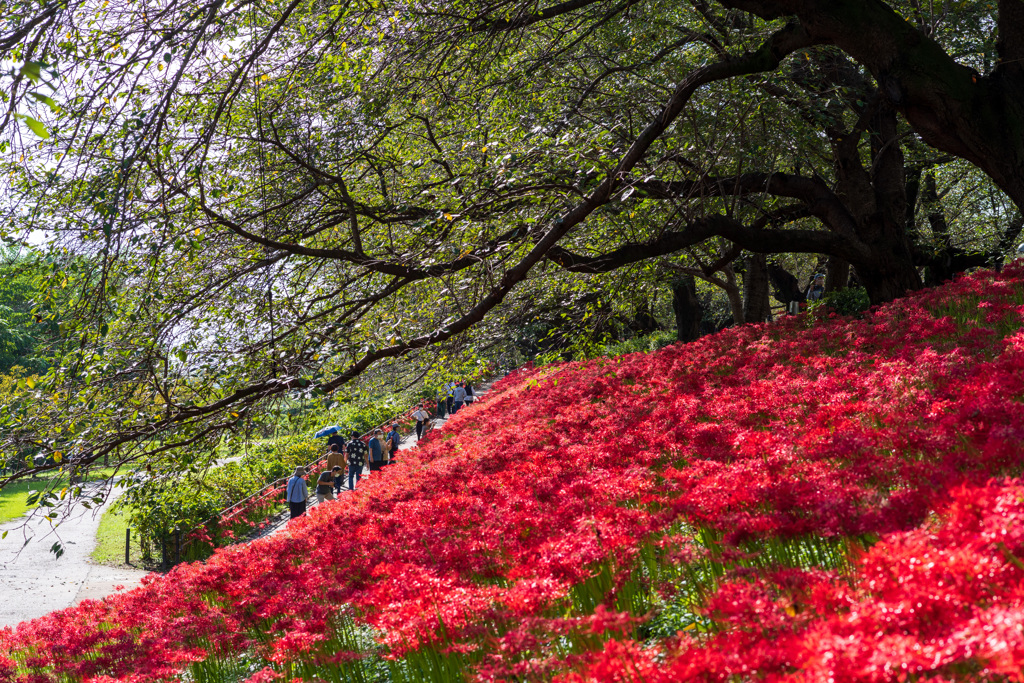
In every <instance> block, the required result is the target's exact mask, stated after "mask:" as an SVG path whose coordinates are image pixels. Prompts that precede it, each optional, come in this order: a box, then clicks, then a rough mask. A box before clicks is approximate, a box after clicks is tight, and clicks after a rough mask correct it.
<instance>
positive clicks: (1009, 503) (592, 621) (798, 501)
mask: <svg viewBox="0 0 1024 683" xmlns="http://www.w3.org/2000/svg"><path fill="white" fill-rule="evenodd" d="M1022 327H1024V270H1022V269H1021V268H1020V267H1016V266H1015V267H1011V268H1008V269H1006V270H1005V271H1004V272H1002V273H999V274H996V273H991V272H985V273H979V274H976V275H974V276H971V277H969V278H964V279H961V280H958V281H957V282H955V283H952V284H950V285H947V286H945V287H943V288H940V289H936V290H931V291H925V292H919V293H917V294H915V295H913V296H911V297H908V298H906V299H904V300H901V301H898V302H895V303H893V304H890V305H888V306H885V307H882V308H880V309H877V310H875V311H873V312H872V313H871V314H869V315H867V316H866V317H865V318H863V319H842V318H831V319H816V318H812V317H809V316H798V317H794V318H787V319H785V320H783V321H780V322H778V323H774V324H769V325H747V326H743V327H740V328H735V329H731V330H728V331H726V332H723V333H721V334H718V335H714V336H712V337H706V338H704V339H701V340H699V341H697V342H694V343H691V344H686V345H677V346H672V347H669V348H666V349H664V350H662V351H660V352H658V353H654V354H633V355H630V356H623V357H618V358H613V359H597V360H593V361H587V362H579V363H566V364H561V365H555V366H548V367H543V368H528V369H524V370H521V371H519V372H517V373H515V374H513V375H512V376H510V377H509V378H507V379H506V380H503V381H502V382H499V383H498V384H496V385H495V386H494V387H493V388H492V390H491V391H490V392H489V394H488V395H487V397H486V399H485V400H484V401H483V402H482V403H480V404H476V405H471V406H467V407H466V408H464V409H463V410H462V411H460V412H459V413H458V415H456V416H455V417H454V418H453V419H452V420H450V421H449V423H448V424H447V425H446V427H445V429H444V430H443V431H442V432H437V433H432V434H431V435H429V437H427V438H425V439H424V440H423V443H422V445H421V446H420V447H419V448H417V449H413V450H411V451H408V452H407V454H406V455H405V457H403V458H402V459H401V460H400V461H399V462H398V463H397V464H396V465H393V466H392V467H391V468H390V469H389V472H388V476H386V477H376V476H375V477H371V478H370V479H369V480H368V481H366V482H364V483H362V484H361V486H360V489H359V490H358V491H357V492H356V493H355V494H354V495H351V496H347V497H345V498H344V499H342V500H340V501H338V502H336V503H333V504H327V505H321V506H317V507H316V508H315V509H314V510H313V511H312V513H311V514H309V515H307V516H306V517H304V518H300V519H298V520H296V521H294V522H293V523H291V524H290V525H289V528H288V533H286V534H279V535H276V536H273V537H270V538H266V539H262V540H260V541H257V542H254V543H251V544H248V545H245V546H236V547H232V548H228V549H223V550H219V551H217V552H216V553H215V554H214V555H213V557H211V558H210V559H209V560H208V561H207V562H205V563H203V564H199V563H196V564H188V565H181V566H179V567H177V568H175V569H174V570H173V571H172V572H171V573H170V574H169V575H167V576H166V577H153V578H151V579H150V580H149V581H147V582H146V585H144V586H143V587H141V588H139V589H136V590H134V591H131V592H129V593H126V594H119V595H115V596H112V597H109V598H107V599H105V600H104V601H100V602H94V601H86V602H84V603H82V604H80V605H79V606H77V607H74V608H71V609H67V610H64V611H62V612H56V613H54V614H51V615H48V616H46V617H43V618H40V619H37V620H34V621H32V622H26V623H23V624H21V625H20V626H19V627H18V628H17V629H16V630H6V631H2V632H0V681H8V680H11V681H13V680H18V681H32V682H33V683H36V682H37V681H38V682H40V683H41V682H42V681H51V680H57V679H60V678H70V679H74V680H110V679H115V680H126V681H127V680H139V681H143V680H163V679H165V678H168V677H170V676H173V675H175V674H176V672H179V671H181V670H182V669H184V668H186V667H188V666H189V665H190V664H191V663H194V662H199V661H203V660H210V659H217V660H222V661H223V660H229V659H231V658H232V657H238V656H240V655H241V654H243V653H244V654H245V656H246V657H247V658H248V659H247V661H261V662H262V663H261V666H262V664H263V663H265V664H266V665H267V668H263V669H261V670H260V671H259V672H258V673H256V674H255V675H254V676H253V677H252V679H251V680H253V681H267V680H276V679H277V678H278V676H279V675H280V676H283V677H284V678H291V677H293V676H294V675H296V673H295V672H297V671H301V672H309V671H317V670H323V669H325V668H327V667H346V666H354V665H356V664H357V663H358V662H359V661H361V659H362V658H364V657H365V656H366V652H363V651H359V650H358V648H357V647H356V646H355V645H352V642H353V639H352V638H351V637H348V636H346V635H345V633H346V629H347V628H348V627H349V626H348V625H351V624H356V625H362V626H369V627H372V628H373V629H374V632H375V633H376V634H377V640H378V643H379V645H378V650H377V652H378V653H382V654H383V656H384V657H386V658H387V659H389V660H390V661H406V662H410V661H413V660H414V659H415V657H416V653H421V652H425V651H428V650H429V651H432V652H434V653H436V654H437V656H436V657H434V658H433V659H432V660H431V661H442V660H443V661H446V662H448V661H458V662H462V663H463V664H464V665H465V669H466V673H469V674H470V675H472V676H475V677H476V678H478V679H480V680H493V679H503V678H509V677H514V678H528V679H529V678H550V677H551V676H561V677H563V678H564V680H566V681H574V682H575V681H591V680H593V681H625V680H630V681H643V680H650V681H662V680H664V681H669V680H673V681H674V680H681V679H685V678H706V679H714V680H725V679H728V678H765V679H771V680H777V679H783V678H807V679H813V680H822V681H825V680H830V681H838V680H905V679H906V677H907V676H913V677H915V679H917V680H926V679H934V680H953V679H964V680H966V679H971V680H973V679H976V678H978V677H986V676H988V677H992V676H1000V675H1001V676H1006V677H1008V678H1010V679H1011V680H1021V667H1022V662H1024V638H1022V635H1021V634H1022V621H1024V611H1022V607H1024V603H1022V598H1024V591H1022V588H1021V585H1022V584H1024V531H1021V530H1022V529H1024V524H1022V522H1024V484H1022V483H1021V480H1020V479H1018V478H1017V477H1020V475H1021V471H1022V466H1024V457H1022V454H1024V447H1022V446H1024V331H1022V329H1021V328H1022ZM807 539H817V540H816V541H815V542H816V543H820V544H823V547H824V546H827V547H828V548H833V549H835V548H841V549H842V552H841V554H842V556H843V558H845V561H844V562H838V563H837V562H831V563H825V562H822V561H818V560H815V559H813V558H811V559H808V556H804V555H799V556H798V554H797V553H789V554H788V555H787V554H786V549H787V548H789V547H790V546H789V545H787V543H802V542H804V541H806V540H807ZM812 545H813V544H812ZM865 548H866V550H864V549H865ZM858 549H860V550H858ZM659 567H661V568H659ZM663 569H666V571H662V570H663ZM667 569H671V571H667ZM687 572H689V573H687ZM694 586H696V588H694ZM687 590H689V591H691V592H692V593H693V595H695V596H697V597H696V598H694V599H695V600H696V601H697V603H699V604H694V606H693V611H694V619H695V621H694V623H698V624H702V626H701V628H699V629H696V628H695V629H694V630H692V631H685V633H684V634H680V635H678V636H675V637H671V638H668V639H664V638H663V639H661V640H659V641H657V642H655V641H654V640H640V638H641V637H642V636H643V634H644V624H643V622H644V619H645V618H648V617H650V616H651V615H650V614H648V613H647V612H646V611H645V610H646V609H647V607H649V606H650V605H652V604H654V603H655V602H657V601H658V600H663V601H671V600H673V596H674V595H677V594H680V593H685V592H686V591H687ZM638 596H639V597H638ZM643 596H647V597H643ZM652 596H653V597H652ZM641 598H643V599H641ZM652 600H653V602H652ZM661 604H665V603H664V602H663V603H661ZM299 664H301V665H302V667H305V668H297V667H298V665H299ZM310 667H312V668H310ZM302 675H303V676H305V677H307V678H308V677H309V675H308V674H307V673H303V674H302Z"/></svg>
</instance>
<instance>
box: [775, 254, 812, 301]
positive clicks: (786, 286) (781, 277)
mask: <svg viewBox="0 0 1024 683" xmlns="http://www.w3.org/2000/svg"><path fill="white" fill-rule="evenodd" d="M768 279H770V280H771V283H772V294H773V295H774V296H775V298H776V299H778V300H779V301H781V302H782V303H784V304H786V305H789V304H790V303H792V302H794V301H797V302H803V301H806V300H807V294H806V293H804V291H803V290H802V289H801V288H800V281H799V280H797V279H796V276H795V275H793V274H792V273H791V272H789V271H788V270H786V269H785V268H783V267H782V266H780V265H779V264H777V263H769V264H768Z"/></svg>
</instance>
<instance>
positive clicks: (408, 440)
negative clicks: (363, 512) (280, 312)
mask: <svg viewBox="0 0 1024 683" xmlns="http://www.w3.org/2000/svg"><path fill="white" fill-rule="evenodd" d="M490 386H491V383H490V382H481V383H480V384H479V386H478V387H474V396H475V399H476V400H479V399H480V398H481V397H482V396H483V395H484V394H485V393H486V392H487V390H488V389H489V388H490ZM415 410H416V406H413V407H411V408H409V409H408V410H406V411H405V412H404V413H400V414H399V415H396V416H395V417H393V418H391V419H389V420H387V421H385V422H384V423H383V424H380V425H378V426H377V427H374V428H373V429H370V430H368V431H367V432H366V433H364V434H362V435H361V436H360V437H359V438H360V439H363V440H364V441H365V440H367V439H368V438H369V437H370V435H371V434H372V433H373V431H374V429H383V430H384V431H385V432H387V431H388V430H387V429H386V428H387V427H390V426H391V424H392V423H394V422H398V423H406V422H409V421H410V420H412V413H413V412H414V411H415ZM445 422H447V417H435V418H433V419H432V420H430V422H429V423H428V425H429V426H428V428H427V430H426V431H425V432H424V434H426V433H427V432H428V431H430V430H432V429H439V428H440V427H441V426H443V425H444V423H445ZM415 445H416V433H415V431H410V432H409V433H408V434H406V435H405V436H404V437H402V440H401V441H400V442H399V445H398V450H405V449H407V448H412V447H413V446H415ZM326 459H327V453H326V449H325V452H324V453H323V454H322V455H320V456H319V457H318V458H316V459H315V460H313V461H312V462H310V463H309V464H307V465H306V477H307V484H308V485H309V488H310V498H309V508H310V509H312V508H313V507H315V506H316V505H317V504H318V503H317V500H316V496H315V495H313V489H314V488H315V487H316V477H317V475H319V467H320V465H321V464H322V463H323V462H325V461H326ZM381 472H386V470H382V471H381ZM381 472H378V474H377V476H380V475H381ZM362 476H363V478H364V479H365V478H366V477H369V476H370V469H369V464H367V465H366V466H364V467H363V474H362ZM345 481H346V483H347V482H348V473H347V470H346V473H345ZM285 482H287V478H285V479H279V480H277V481H275V482H272V483H270V484H267V485H266V486H264V487H263V488H262V489H260V490H259V491H257V492H256V493H254V494H252V495H251V496H249V497H247V498H244V499H243V500H240V501H238V502H237V503H233V504H232V505H230V506H228V507H226V508H224V509H223V510H221V511H220V512H219V513H217V514H216V515H214V516H213V517H210V518H209V519H208V520H206V521H205V522H203V525H207V524H210V523H212V522H214V521H216V520H224V519H231V518H232V517H234V516H236V515H240V514H242V513H243V512H244V510H245V509H246V506H247V505H251V504H253V503H254V502H258V501H261V500H266V498H267V497H271V496H277V495H279V494H280V492H281V489H282V487H283V486H284V484H285ZM357 488H358V486H357ZM345 493H349V491H348V489H342V495H344V494H345ZM288 519H289V514H288V511H287V510H283V511H281V512H278V513H276V514H274V515H272V516H270V517H269V518H268V519H267V522H266V523H265V524H264V525H263V526H261V527H260V528H258V529H254V530H253V531H252V533H250V534H248V535H246V536H245V537H244V538H243V539H240V541H239V542H250V541H254V540H256V539H257V538H263V537H264V536H269V535H270V534H274V533H277V532H279V531H280V530H281V529H283V528H285V526H287V524H288ZM228 545H230V544H228ZM183 548H184V546H183ZM178 554H179V555H180V553H178Z"/></svg>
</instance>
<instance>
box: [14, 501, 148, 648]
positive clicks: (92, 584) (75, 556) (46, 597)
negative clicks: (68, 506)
mask: <svg viewBox="0 0 1024 683" xmlns="http://www.w3.org/2000/svg"><path fill="white" fill-rule="evenodd" d="M104 485H105V484H104V483H100V482H96V483H93V484H87V485H86V493H85V495H86V496H90V495H94V494H95V493H96V492H97V490H98V488H99V487H100V486H104ZM120 494H121V489H117V488H115V489H113V490H112V491H110V495H109V497H108V499H107V501H106V502H105V503H104V504H103V505H101V506H97V507H94V508H93V509H91V510H87V509H86V508H84V507H82V506H81V505H76V506H75V507H74V508H73V509H72V510H71V511H70V513H67V517H66V518H65V519H63V520H62V521H61V523H60V525H59V526H58V527H57V528H56V529H54V528H53V527H52V525H51V524H50V520H48V519H46V517H45V516H44V514H43V510H42V509H39V508H37V509H36V510H34V512H35V514H31V513H30V514H29V515H26V516H25V517H20V518H18V519H14V520H11V521H10V522H7V523H5V524H2V525H0V534H2V533H3V532H4V531H7V532H9V533H8V534H7V538H5V539H3V540H2V541H0V595H3V596H4V599H3V600H0V628H3V627H4V626H14V625H15V624H18V623H19V622H22V621H25V620H27V619H35V618H36V617H40V616H42V615H44V614H48V613H50V612H52V611H54V610H58V609H64V608H65V607H69V606H71V605H76V604H78V603H79V602H81V601H82V600H85V599H98V598H102V597H103V596H105V595H109V594H110V593H113V592H114V591H115V589H116V587H117V586H124V587H126V588H134V587H135V586H137V585H139V582H140V581H141V580H142V577H143V576H146V574H148V573H149V572H145V571H142V570H133V569H129V568H118V567H107V566H103V565H98V564H94V563H93V562H92V561H91V559H90V555H91V554H92V551H93V550H94V549H95V548H96V531H97V529H99V525H100V518H101V517H102V516H103V512H104V511H105V510H106V509H107V507H108V506H109V505H110V504H111V503H113V502H114V500H116V499H117V497H118V496H119V495H120ZM57 512H58V514H64V513H65V512H66V511H64V510H60V509H57ZM55 542H60V543H61V545H62V546H63V547H64V553H63V554H62V555H61V556H60V557H57V556H56V555H54V554H53V553H52V552H50V547H51V546H52V545H53V544H54V543H55Z"/></svg>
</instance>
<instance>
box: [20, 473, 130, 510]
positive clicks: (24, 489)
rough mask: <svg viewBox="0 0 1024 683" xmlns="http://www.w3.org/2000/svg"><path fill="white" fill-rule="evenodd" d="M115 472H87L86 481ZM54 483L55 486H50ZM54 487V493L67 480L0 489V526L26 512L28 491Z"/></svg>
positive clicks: (24, 483) (35, 480) (27, 482)
mask: <svg viewBox="0 0 1024 683" xmlns="http://www.w3.org/2000/svg"><path fill="white" fill-rule="evenodd" d="M115 472H117V470H115V469H114V468H113V467H100V468H96V469H93V470H90V471H89V476H88V479H87V481H97V480H100V479H106V478H107V477H110V476H113V475H114V474H115ZM54 481H56V482H57V484H51V482H54ZM50 486H55V487H56V491H55V492H56V493H60V491H61V489H63V488H64V487H65V486H67V480H66V479H64V478H63V477H58V478H56V479H28V480H25V481H16V482H12V483H10V484H7V485H6V486H4V487H3V489H0V524H2V523H3V522H7V521H10V520H12V519H16V518H18V517H21V516H22V515H24V514H25V513H26V512H28V509H29V505H28V494H29V491H45V490H46V489H47V488H48V487H50Z"/></svg>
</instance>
